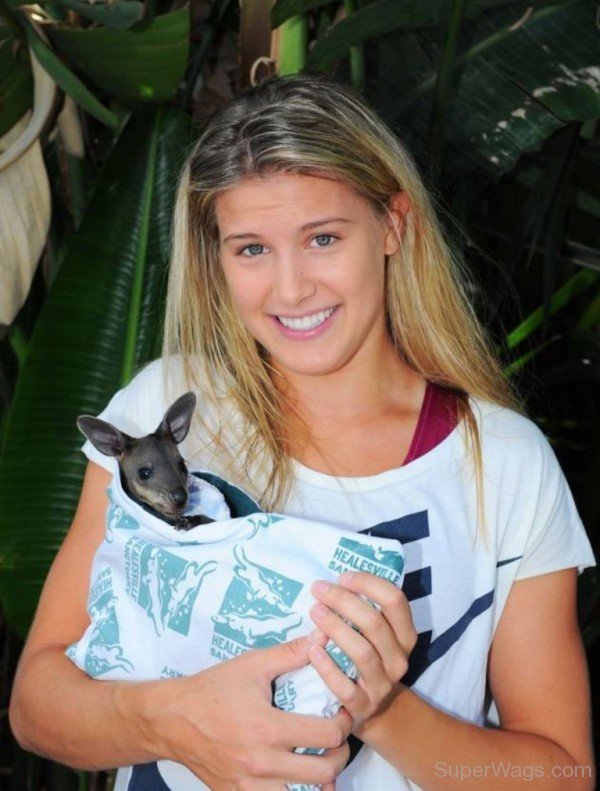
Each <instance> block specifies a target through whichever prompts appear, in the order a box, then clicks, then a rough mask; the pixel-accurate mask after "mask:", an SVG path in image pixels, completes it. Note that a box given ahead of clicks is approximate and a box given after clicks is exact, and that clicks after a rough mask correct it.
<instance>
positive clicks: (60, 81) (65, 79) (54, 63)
mask: <svg viewBox="0 0 600 791" xmlns="http://www.w3.org/2000/svg"><path fill="white" fill-rule="evenodd" d="M26 25H27V27H26V32H27V41H28V42H29V46H30V47H31V49H32V50H33V52H34V53H35V56H36V57H37V59H38V61H39V62H40V65H41V66H42V67H43V68H44V69H45V70H46V71H47V72H48V74H49V75H50V76H51V77H52V79H53V80H54V81H55V82H56V84H57V85H58V86H59V88H62V89H63V91H64V92H65V93H67V94H69V96H70V97H71V98H72V99H73V100H74V101H76V102H77V103H78V104H80V105H81V107H83V109H84V110H86V111H87V112H88V113H89V114H90V115H91V116H93V117H94V118H97V119H98V121H100V122H101V123H103V124H106V126H109V127H111V128H112V129H116V128H117V126H118V119H117V116H116V115H115V114H114V113H111V112H110V110H107V109H106V107H105V106H104V105H103V104H102V103H101V102H100V101H98V99H97V98H96V97H95V96H94V94H93V93H92V92H91V91H89V90H88V89H87V88H86V87H85V85H84V84H83V83H82V82H81V80H80V79H79V77H76V76H75V75H74V74H73V72H72V71H71V70H70V69H68V68H67V67H66V66H65V64H64V63H63V62H62V61H61V60H60V58H58V57H57V56H56V55H55V54H54V52H52V50H51V49H50V48H49V47H48V46H47V45H46V44H45V43H44V42H43V41H42V39H41V38H40V37H39V36H38V34H37V33H36V32H35V31H34V30H33V28H32V27H31V26H30V24H29V23H28V22H27V23H26Z"/></svg>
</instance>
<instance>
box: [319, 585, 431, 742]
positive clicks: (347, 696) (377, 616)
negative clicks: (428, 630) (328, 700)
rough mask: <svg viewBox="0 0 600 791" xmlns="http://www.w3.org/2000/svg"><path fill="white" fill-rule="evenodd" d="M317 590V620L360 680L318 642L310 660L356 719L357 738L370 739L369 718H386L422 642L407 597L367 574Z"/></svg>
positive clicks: (322, 586)
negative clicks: (412, 654)
mask: <svg viewBox="0 0 600 791" xmlns="http://www.w3.org/2000/svg"><path fill="white" fill-rule="evenodd" d="M311 591H312V593H313V595H314V596H315V598H316V599H317V600H318V602H319V604H315V605H314V606H313V608H312V609H311V617H312V619H313V621H314V622H315V624H316V625H317V627H318V628H319V630H320V631H321V632H323V634H324V635H326V637H328V638H331V639H332V640H333V642H334V643H336V645H338V646H339V647H340V648H341V649H342V650H343V651H345V652H346V654H347V655H348V656H349V657H350V659H352V661H353V662H354V663H355V665H356V667H357V668H358V671H359V673H360V677H359V679H358V681H357V682H354V681H352V680H351V679H349V678H348V677H347V676H346V675H345V674H344V673H343V672H342V671H341V670H340V668H339V667H338V666H337V665H336V664H335V662H334V661H333V660H332V659H331V658H330V657H329V656H328V655H327V653H326V651H325V650H324V649H323V647H322V645H319V644H318V642H319V641H318V640H317V641H316V643H317V644H315V645H313V647H312V648H311V649H310V652H309V656H310V660H311V662H312V664H313V666H314V668H315V669H316V670H317V672H318V673H319V675H320V676H321V678H322V679H323V681H324V682H325V683H326V684H327V686H328V687H329V689H331V691H332V692H333V693H334V695H336V696H337V697H338V699H339V700H340V701H341V703H342V704H343V706H344V708H345V709H346V711H347V712H348V713H349V714H350V716H351V717H352V719H353V721H354V725H353V728H352V730H353V733H355V734H356V735H357V736H361V735H364V732H365V726H366V724H368V721H369V719H371V718H372V717H374V716H376V715H378V714H381V712H382V711H384V710H385V709H386V708H387V706H388V705H389V704H390V703H391V701H392V700H393V699H394V697H395V696H396V694H397V693H398V691H399V690H400V688H401V684H400V679H401V678H402V676H403V675H404V674H405V673H406V670H407V668H408V657H409V655H410V652H411V651H412V649H413V648H414V646H415V643H416V641H417V633H416V630H415V627H414V625H413V621H412V616H411V612H410V608H409V606H408V602H407V599H406V596H405V595H404V594H403V593H402V591H401V590H399V589H398V588H397V587H396V586H395V585H393V584H392V583H391V582H388V581H387V580H384V579H381V578H379V577H376V576H374V575H373V574H366V573H362V572H356V573H354V572H352V573H344V574H342V575H341V576H340V579H339V584H338V585H332V584H330V583H325V582H317V583H315V584H314V585H313V586H312V589H311ZM357 594H360V595H362V596H366V597H367V598H368V599H370V600H371V601H373V602H375V603H376V604H378V605H379V607H380V608H381V609H380V610H377V609H376V608H374V607H372V606H371V605H370V604H368V603H367V602H366V601H364V599H362V598H361V596H360V595H357ZM344 619H345V620H344ZM345 621H348V622H349V623H346V622H345ZM350 624H354V626H356V628H357V629H358V630H359V631H360V634H359V632H357V631H356V630H355V629H353V628H352V626H350ZM321 642H323V641H321Z"/></svg>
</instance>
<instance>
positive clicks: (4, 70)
mask: <svg viewBox="0 0 600 791" xmlns="http://www.w3.org/2000/svg"><path fill="white" fill-rule="evenodd" d="M32 104H33V78H32V76H31V67H30V65H29V54H28V52H27V47H26V46H25V45H24V43H23V42H22V41H20V40H19V39H18V37H17V36H16V34H15V31H14V30H12V29H11V28H10V27H8V25H6V24H4V22H3V21H2V20H1V19H0V110H1V112H0V137H3V136H4V135H5V134H6V133H7V132H8V130H9V129H11V128H12V127H13V126H14V125H15V124H16V123H17V121H18V120H19V118H22V116H24V115H25V113H26V112H27V110H29V109H30V107H31V105H32Z"/></svg>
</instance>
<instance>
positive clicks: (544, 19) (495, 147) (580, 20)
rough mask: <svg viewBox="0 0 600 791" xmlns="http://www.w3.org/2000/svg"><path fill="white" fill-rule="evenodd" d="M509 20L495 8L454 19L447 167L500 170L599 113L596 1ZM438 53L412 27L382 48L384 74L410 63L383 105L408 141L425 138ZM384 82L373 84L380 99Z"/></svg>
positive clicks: (427, 35) (510, 15)
mask: <svg viewBox="0 0 600 791" xmlns="http://www.w3.org/2000/svg"><path fill="white" fill-rule="evenodd" d="M517 17H518V14H517V12H516V11H515V10H514V9H512V10H511V9H510V8H509V9H506V8H501V9H495V10H492V11H490V12H487V13H485V14H482V15H480V16H479V17H477V18H476V19H474V20H471V21H470V22H467V23H465V24H464V25H463V30H462V34H461V38H462V40H463V46H462V50H461V51H460V52H459V54H458V56H457V58H456V65H457V69H458V71H457V73H456V79H455V88H454V94H453V99H452V103H451V106H450V108H449V112H448V116H447V123H446V129H445V132H446V137H447V139H448V140H449V142H450V143H451V144H452V146H453V149H454V151H455V152H456V157H455V162H454V163H453V166H454V169H456V170H459V169H460V170H463V171H469V170H471V171H472V170H480V169H485V170H488V171H491V172H495V173H498V172H501V171H508V170H510V169H511V168H512V167H513V166H514V165H515V163H516V161H517V159H518V158H519V157H520V156H521V155H522V154H523V153H524V152H528V151H536V150H538V149H539V148H540V147H541V145H542V143H543V142H544V140H546V139H547V138H548V137H549V136H550V135H551V134H553V133H554V132H556V131H557V130H558V129H560V128H561V127H562V126H564V125H565V124H566V123H568V122H569V121H572V120H586V119H588V118H590V117H597V116H598V115H600V75H599V74H598V69H597V61H598V32H597V29H596V4H595V3H594V2H592V1H591V0H575V1H574V2H567V3H563V4H562V5H557V6H552V7H547V8H542V9H541V10H538V11H535V12H533V13H532V14H531V15H530V17H529V18H528V19H527V20H526V21H524V22H523V23H522V24H520V25H519V24H518V19H517ZM573 41H577V46H576V47H573V46H572V42H573ZM406 45H408V46H410V49H409V50H408V49H407V46H406ZM438 52H439V45H438V42H437V39H436V36H435V34H434V32H433V31H419V33H418V34H417V35H415V36H414V37H413V40H412V42H405V45H404V46H403V44H402V43H401V42H398V41H397V42H396V45H395V50H394V52H393V53H390V57H392V58H394V63H390V64H388V65H387V68H388V70H389V73H390V75H393V74H394V71H396V73H399V70H400V69H401V68H403V67H404V64H406V63H407V62H410V67H409V74H408V75H406V69H405V75H406V76H405V78H404V79H403V80H401V81H398V79H397V78H396V85H394V86H392V95H391V96H390V97H389V99H388V100H387V107H386V109H387V111H388V113H389V114H391V115H392V116H393V117H395V118H396V119H397V121H398V123H400V121H401V122H402V124H403V126H407V127H409V128H410V135H409V136H410V138H411V140H415V141H418V140H419V139H423V140H425V139H427V131H428V128H427V124H428V119H429V116H430V112H431V110H430V107H431V101H432V92H433V88H434V85H435V64H436V63H437V58H438V57H439V55H438ZM409 53H410V56H411V58H412V59H411V60H410V61H407V56H408V54H409ZM389 82H390V81H389V80H388V81H384V82H383V84H381V85H379V86H377V89H376V90H377V91H378V92H379V95H381V94H382V93H383V92H384V91H385V90H386V88H387V87H388V85H389ZM395 97H396V98H395ZM394 105H395V106H394ZM384 106H385V105H384Z"/></svg>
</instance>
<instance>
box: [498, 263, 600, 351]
mask: <svg viewBox="0 0 600 791" xmlns="http://www.w3.org/2000/svg"><path fill="white" fill-rule="evenodd" d="M598 280H600V273H599V272H594V271H590V270H587V269H584V270H583V271H581V272H577V274H575V275H573V277H571V278H569V280H567V282H566V283H565V284H564V285H563V286H561V287H560V288H559V289H558V290H557V291H556V292H555V293H554V294H553V295H552V298H551V300H550V308H549V313H550V315H553V314H554V313H556V312H557V311H558V310H560V309H561V308H564V307H565V305H567V304H568V303H569V302H570V301H571V300H572V299H574V298H575V297H576V296H578V295H579V294H580V293H581V292H582V291H584V290H585V289H586V288H589V286H591V285H593V284H594V283H597V282H598ZM543 321H544V306H543V305H541V306H540V307H539V308H536V309H535V310H534V311H533V312H532V313H530V314H529V316H527V318H526V319H525V320H524V321H522V322H521V323H520V324H519V326H518V327H515V329H514V330H512V332H510V333H509V334H508V335H507V336H506V339H505V345H506V348H507V349H512V348H514V347H515V346H518V344H519V343H522V342H523V341H524V340H525V339H526V338H528V337H529V336H530V335H531V334H532V333H533V332H535V330H537V329H539V327H541V326H542V323H543Z"/></svg>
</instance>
